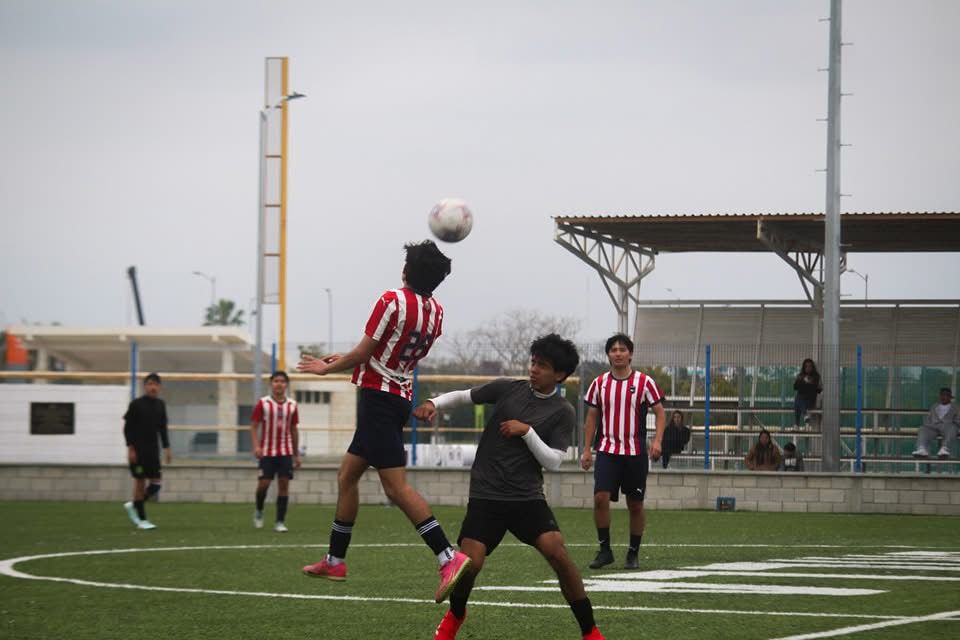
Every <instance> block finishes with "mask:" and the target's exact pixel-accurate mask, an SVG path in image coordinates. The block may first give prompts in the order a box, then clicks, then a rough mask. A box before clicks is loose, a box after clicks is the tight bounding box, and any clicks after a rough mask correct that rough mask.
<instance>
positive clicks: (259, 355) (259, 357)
mask: <svg viewBox="0 0 960 640" xmlns="http://www.w3.org/2000/svg"><path fill="white" fill-rule="evenodd" d="M259 127H260V158H259V163H258V164H259V170H260V178H259V180H258V182H257V306H256V311H255V314H256V316H257V317H256V327H255V334H256V335H255V336H254V339H255V347H254V352H253V356H254V357H253V404H255V403H256V402H257V400H259V399H260V396H261V395H263V290H264V274H263V254H264V250H265V248H264V233H263V232H264V226H265V220H264V213H265V212H264V200H263V198H264V182H265V181H266V179H267V167H266V157H265V153H266V138H267V114H266V112H264V111H261V112H260V114H259Z"/></svg>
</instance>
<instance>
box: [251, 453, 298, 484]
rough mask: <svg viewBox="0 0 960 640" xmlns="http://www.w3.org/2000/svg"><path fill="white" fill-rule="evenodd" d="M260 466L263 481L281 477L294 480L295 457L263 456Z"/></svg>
mask: <svg viewBox="0 0 960 640" xmlns="http://www.w3.org/2000/svg"><path fill="white" fill-rule="evenodd" d="M258 466H259V467H260V478H261V479H262V478H270V479H271V480H273V479H274V478H276V477H277V476H279V477H281V478H289V479H290V480H293V456H262V457H261V458H260V464H259V465H258Z"/></svg>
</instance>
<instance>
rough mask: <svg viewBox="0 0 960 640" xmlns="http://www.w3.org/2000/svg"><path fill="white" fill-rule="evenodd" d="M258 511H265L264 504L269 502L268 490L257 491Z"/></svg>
mask: <svg viewBox="0 0 960 640" xmlns="http://www.w3.org/2000/svg"><path fill="white" fill-rule="evenodd" d="M256 495H257V511H263V503H264V502H266V500H267V490H266V489H257V494H256Z"/></svg>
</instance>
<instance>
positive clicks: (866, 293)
mask: <svg viewBox="0 0 960 640" xmlns="http://www.w3.org/2000/svg"><path fill="white" fill-rule="evenodd" d="M847 273H853V274H855V275H857V276H859V277H860V279H861V280H863V306H864V307H866V306H867V300H869V299H870V274H869V273H860V272H859V271H856V270H854V269H847Z"/></svg>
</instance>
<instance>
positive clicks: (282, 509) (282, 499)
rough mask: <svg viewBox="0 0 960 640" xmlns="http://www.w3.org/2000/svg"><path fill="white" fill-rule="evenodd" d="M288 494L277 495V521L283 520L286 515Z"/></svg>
mask: <svg viewBox="0 0 960 640" xmlns="http://www.w3.org/2000/svg"><path fill="white" fill-rule="evenodd" d="M289 500H290V496H277V522H283V521H284V519H286V517H287V502H288V501H289Z"/></svg>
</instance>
